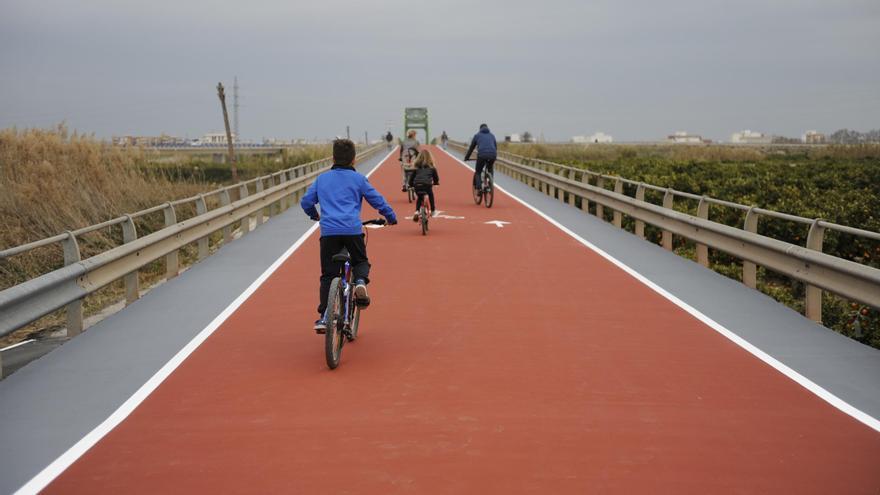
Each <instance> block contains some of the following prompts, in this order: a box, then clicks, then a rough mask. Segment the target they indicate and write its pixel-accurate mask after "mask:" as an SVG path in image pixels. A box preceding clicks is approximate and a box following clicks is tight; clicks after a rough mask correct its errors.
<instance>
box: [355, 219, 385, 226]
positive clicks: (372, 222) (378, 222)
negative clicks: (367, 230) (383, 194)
mask: <svg viewBox="0 0 880 495" xmlns="http://www.w3.org/2000/svg"><path fill="white" fill-rule="evenodd" d="M387 223H388V220H385V219H384V218H374V219H372V220H364V221H363V222H361V225H386V224H387Z"/></svg>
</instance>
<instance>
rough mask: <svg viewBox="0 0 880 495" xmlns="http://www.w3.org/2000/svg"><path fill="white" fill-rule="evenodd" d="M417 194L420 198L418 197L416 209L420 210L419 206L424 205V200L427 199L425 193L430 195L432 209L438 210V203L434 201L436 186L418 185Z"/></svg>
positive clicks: (429, 200)
mask: <svg viewBox="0 0 880 495" xmlns="http://www.w3.org/2000/svg"><path fill="white" fill-rule="evenodd" d="M415 190H416V195H417V196H418V199H416V211H419V208H421V207H422V201H424V199H425V195H426V194H427V195H428V202H430V204H431V211H437V205H436V204H435V203H434V186H416V187H415Z"/></svg>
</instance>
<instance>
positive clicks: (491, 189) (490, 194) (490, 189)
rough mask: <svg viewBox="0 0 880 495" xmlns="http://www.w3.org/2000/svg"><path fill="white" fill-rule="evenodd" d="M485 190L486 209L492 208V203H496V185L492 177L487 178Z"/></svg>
mask: <svg viewBox="0 0 880 495" xmlns="http://www.w3.org/2000/svg"><path fill="white" fill-rule="evenodd" d="M485 188H486V192H484V193H483V199H484V203H485V205H486V208H491V207H492V203H493V202H494V201H495V184H493V182H492V176H491V175H487V176H486V182H485Z"/></svg>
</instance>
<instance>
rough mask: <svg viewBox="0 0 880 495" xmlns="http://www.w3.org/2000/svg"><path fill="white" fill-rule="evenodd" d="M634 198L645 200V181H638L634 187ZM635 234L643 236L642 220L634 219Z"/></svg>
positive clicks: (643, 224) (643, 226) (643, 225)
mask: <svg viewBox="0 0 880 495" xmlns="http://www.w3.org/2000/svg"><path fill="white" fill-rule="evenodd" d="M636 199H637V200H638V201H644V200H645V183H644V182H639V185H638V187H636ZM636 235H637V236H639V237H641V238H642V239H644V238H645V222H644V221H642V220H636Z"/></svg>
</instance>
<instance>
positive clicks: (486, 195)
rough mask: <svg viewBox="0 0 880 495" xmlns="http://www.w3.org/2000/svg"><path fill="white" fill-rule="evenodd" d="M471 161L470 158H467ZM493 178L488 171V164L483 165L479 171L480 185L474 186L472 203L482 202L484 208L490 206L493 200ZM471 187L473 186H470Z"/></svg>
mask: <svg viewBox="0 0 880 495" xmlns="http://www.w3.org/2000/svg"><path fill="white" fill-rule="evenodd" d="M468 161H472V160H468ZM494 185H495V179H494V177H493V176H492V173H491V172H489V166H488V165H487V166H485V167H483V171H482V172H481V173H480V186H481V187H474V188H473V192H474V203H476V204H480V203H483V204H484V205H485V206H486V208H491V207H492V204H493V203H494V202H495V187H494ZM471 187H473V186H471Z"/></svg>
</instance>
